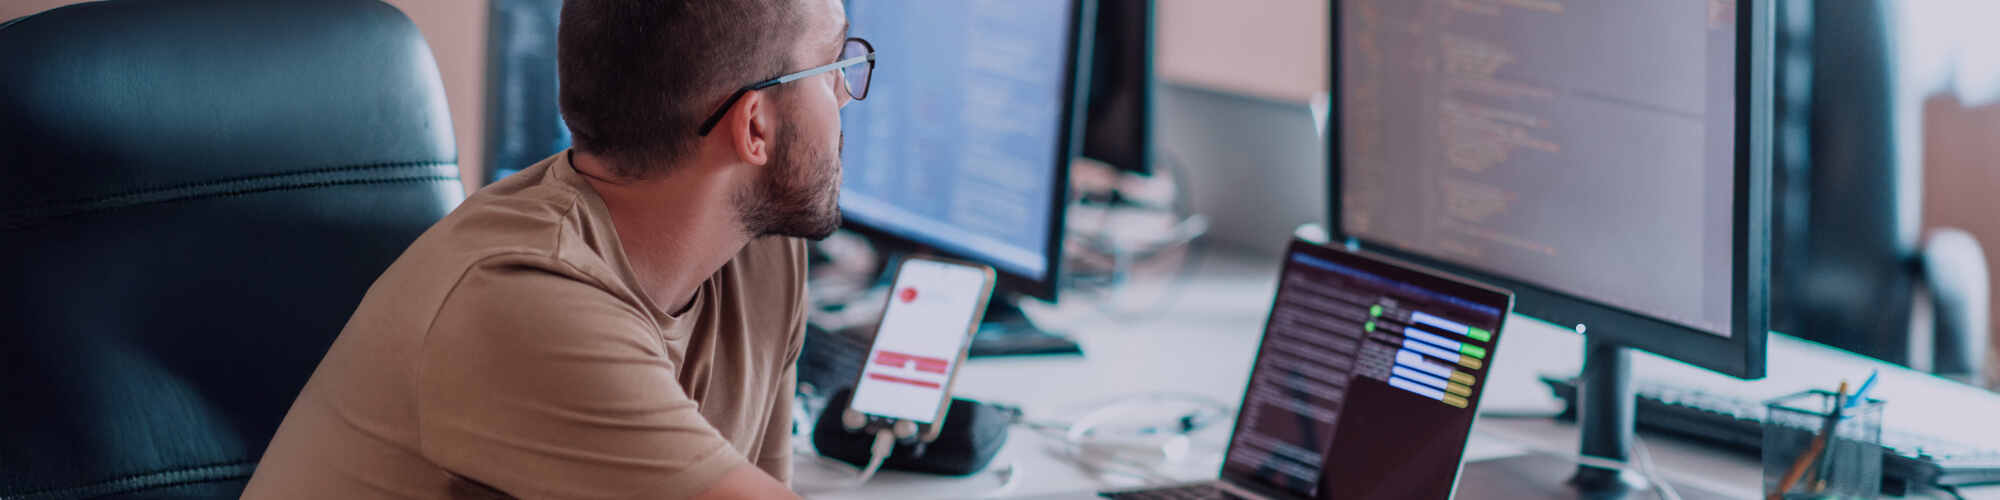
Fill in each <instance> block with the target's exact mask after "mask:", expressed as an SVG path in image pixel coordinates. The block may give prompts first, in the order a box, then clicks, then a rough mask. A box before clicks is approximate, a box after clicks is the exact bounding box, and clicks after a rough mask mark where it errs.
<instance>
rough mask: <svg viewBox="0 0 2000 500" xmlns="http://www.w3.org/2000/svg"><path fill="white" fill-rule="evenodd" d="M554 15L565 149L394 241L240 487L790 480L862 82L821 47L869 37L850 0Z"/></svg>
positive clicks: (651, 491)
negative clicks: (820, 288)
mask: <svg viewBox="0 0 2000 500" xmlns="http://www.w3.org/2000/svg"><path fill="white" fill-rule="evenodd" d="M558 37H559V39H558V41H557V45H558V65H559V66H560V73H561V89H562V90H561V99H562V112H563V117H564V119H565V120H566V121H567V122H568V125H569V126H570V128H571V130H572V131H573V135H574V137H575V144H576V147H575V149H573V150H571V151H565V152H563V153H561V154H557V155H556V156H554V157H552V158H549V159H547V160H543V161H542V162H541V163H539V164H537V165H535V166H533V167H531V168H529V169H527V170H523V171H521V172H520V173H517V174H514V175H513V176H510V177H508V178H507V179H506V180H503V181H501V182H498V183H495V184H493V185H492V186H488V187H486V188H485V189H482V190H480V191H479V192H478V193H475V194H474V195H473V196H472V197H470V198H468V199H467V200H466V201H465V203H464V204H463V205H461V206H459V207H458V209H456V210H454V211H453V212H452V214H451V215H450V216H448V217H446V218H445V219H444V220H443V221H441V222H439V223H438V224H437V225H436V226H435V227H432V228H431V229H430V231H428V232H426V233H425V234H424V235H423V236H422V237H420V238H418V239H417V241H416V243H414V244H412V245H411V247H410V249H409V250H408V251H406V252H405V253H404V254H403V256H402V257H401V258H399V259H398V260H397V261H396V263H395V264H394V265H392V266H390V268H389V270H388V271H387V272H386V273H384V274H383V276H382V277H381V278H380V279H379V280H377V281H376V282H375V285H374V286H373V287H372V288H370V289H369V291H368V295H367V297H366V298H365V299H363V301H362V303H361V307H360V308H359V310H357V311H355V313H354V316H353V317H352V318H351V319H350V320H349V322H348V324H347V327H346V329H345V330H343V331H342V332H341V334H340V337H339V339H338V340H336V341H335V342H334V344H333V347H332V349H331V350H330V351H329V352H328V353H327V356H326V358H325V360H323V361H322V362H321V363H320V366H319V368H318V370H317V371H316V372H314V374H313V377H312V380H311V381H310V382H309V383H308V384H307V385H306V387H305V389H304V391H302V392H301V393H300V395H299V399H298V401H297V402H295V403H294V404H293V406H292V409H291V412H290V413H289V414H287V416H286V418H285V422H284V424H283V425H282V426H281V427H280V428H279V429H278V434H277V436H276V437H275V438H274V439H273V440H272V442H271V447H270V449H269V450H268V451H267V452H265V454H264V458H263V460H262V462H261V463H260V464H259V466H258V470H257V474H256V476H255V477H253V478H252V479H251V481H250V485H249V488H248V490H247V491H246V492H245V495H244V496H245V497H246V498H257V499H261V498H284V499H292V498H380V497H395V498H446V497H463V498H506V497H518V498H690V497H691V498H702V499H708V498H779V497H792V494H791V492H790V491H788V490H787V488H786V485H785V482H786V480H787V478H788V477H789V475H790V470H791V462H790V455H791V446H790V442H789V441H790V440H789V436H790V418H791V412H790V408H791V402H792V391H793V383H794V369H795V364H796V361H797V356H798V352H799V348H800V345H801V342H802V340H803V335H804V324H805V318H804V308H805V291H804V284H805V278H804V276H805V259H804V252H805V249H804V244H805V243H804V242H803V241H801V240H800V239H798V238H807V239H819V238H824V237H826V236H827V235H828V234H830V233H831V232H832V231H833V230H834V228H835V227H837V226H838V225H839V212H838V209H837V207H836V197H837V193H838V190H839V178H840V164H839V162H840V116H839V109H840V108H841V107H842V106H844V105H846V104H847V103H848V101H850V100H852V98H853V96H857V95H865V93H864V92H865V85H866V76H865V73H859V72H858V71H857V72H856V73H857V74H858V75H859V76H858V78H857V79H856V80H855V81H856V82H858V83H857V86H859V87H860V88H859V89H852V91H851V89H850V82H849V81H848V79H849V78H856V77H850V76H849V75H848V73H849V71H848V70H845V69H837V68H825V67H823V66H825V65H828V64H829V63H833V62H835V61H836V60H837V59H842V58H843V56H846V59H844V60H848V61H853V57H854V56H855V55H856V54H855V53H856V52H857V49H856V47H860V48H861V49H860V50H858V52H861V53H864V54H865V53H866V52H867V50H866V49H865V44H861V43H859V42H847V41H846V19H845V15H844V14H843V13H842V9H841V5H840V4H839V2H838V0H726V1H724V0H568V1H566V2H565V3H564V5H563V9H562V20H561V25H560V28H559V35H558ZM844 51H845V52H846V53H845V54H843V52H844ZM807 68H814V69H817V70H819V71H818V72H817V73H815V72H813V71H801V70H805V69H807ZM864 68H865V67H864ZM854 69H857V70H858V69H862V68H854ZM780 75H786V76H788V77H791V76H798V78H797V79H795V80H785V81H784V82H783V83H779V84H774V85H771V86H766V87H763V88H761V89H757V90H749V91H747V92H742V94H741V96H740V98H735V99H733V100H732V99H731V96H732V94H734V93H736V92H737V90H738V89H739V88H744V86H745V85H748V84H752V83H757V82H767V83H769V81H770V80H771V79H772V78H773V77H777V76H780ZM710 116H714V117H715V118H714V119H712V120H711V119H708V118H709V117H710ZM705 121H712V122H713V123H714V126H713V128H712V130H704V127H702V124H703V123H704V122H705ZM330 243H331V242H330Z"/></svg>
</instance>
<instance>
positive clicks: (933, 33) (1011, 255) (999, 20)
mask: <svg viewBox="0 0 2000 500" xmlns="http://www.w3.org/2000/svg"><path fill="white" fill-rule="evenodd" d="M1092 5H1093V4H1092V3H1091V2H1089V1H1087V0H1029V1H1014V0H1007V1H1000V0H977V1H966V2H935V1H928V0H853V1H851V2H849V3H848V6H847V15H848V22H849V24H850V26H851V28H850V33H851V36H855V37H860V38H863V39H866V40H868V41H869V42H870V43H871V44H873V45H874V47H875V51H876V53H877V54H878V59H877V63H876V66H875V68H874V73H873V75H872V82H871V83H870V90H869V95H868V101H867V102H866V103H865V104H864V105H859V106H849V107H847V108H846V109H844V110H842V111H841V120H842V128H843V129H844V131H845V133H846V136H845V139H844V140H845V146H852V147H843V152H842V154H841V163H842V168H843V172H842V174H841V188H840V209H841V215H842V216H843V217H844V218H845V219H846V220H847V226H848V227H851V228H855V229H858V230H860V231H861V232H863V233H866V234H869V235H871V236H874V237H875V238H874V239H875V240H877V241H879V242H885V243H888V244H889V245H891V246H897V247H903V248H905V249H910V250H915V251H925V252H936V253H942V254H946V255H951V256H956V257H960V258H964V259H968V260H973V261H978V262H982V263H986V264H989V265H992V266H993V267H994V269H996V270H998V271H999V274H1000V289H1001V299H1002V300H995V301H994V303H995V304H996V307H997V310H993V311H989V312H988V318H990V319H993V320H995V321H997V322H999V323H1000V324H1004V325H1007V326H1008V327H1009V328H1004V329H1008V330H1011V331H1013V332H1014V333H1017V334H1022V335H1012V336H1010V338H1015V339H1023V338H1035V339H1040V340H1039V341H1036V342H1040V343H1035V342H1029V343H1027V344H1021V345H1020V346H1018V347H1021V350H1024V351H1026V352H996V351H995V350H994V348H995V346H998V345H1000V344H996V343H995V342H994V341H993V338H994V337H993V335H991V334H989V333H987V332H986V331H982V334H981V336H982V339H981V341H976V343H975V344H974V346H973V349H974V353H973V354H974V355H982V354H1014V353H1042V352H1050V351H1061V352H1075V351H1076V349H1075V346H1074V344H1070V343H1068V342H1067V341H1062V340H1061V339H1059V338H1052V337H1049V336H1047V335H1046V334H1027V333H1023V332H1038V330H1034V329H1033V328H1030V327H1026V322H1025V317H1023V316H1021V315H1020V314H1019V312H1018V310H1015V309H1012V308H1011V306H1010V305H1008V302H1009V301H1008V300H1005V299H1008V298H1012V297H1013V296H1021V295H1025V296H1032V297H1038V298H1042V299H1047V300H1054V299H1055V297H1056V290H1057V288H1058V277H1059V276H1060V267H1061V263H1062V248H1063V247H1062V235H1063V225H1062V221H1063V208H1064V206H1065V205H1066V204H1067V201H1068V183H1069V176H1068V173H1069V163H1070V161H1071V160H1072V159H1074V158H1075V157H1076V156H1077V148H1078V145H1079V143H1080V135H1081V134H1080V133H1079V132H1080V127H1081V122H1082V119H1081V118H1082V115H1081V113H1079V109H1080V108H1081V101H1082V98H1083V92H1082V90H1083V89H1084V87H1083V84H1084V82H1085V74H1087V71H1083V70H1082V68H1084V66H1082V64H1086V63H1087V60H1086V59H1087V58H1086V57H1081V56H1080V55H1079V54H1080V53H1081V51H1080V50H1079V49H1080V48H1084V47H1085V46H1086V44H1084V43H1083V41H1084V40H1088V36H1089V34H1090V29H1089V27H1090V26H1091V24H1090V21H1091V19H1090V16H1091V14H1092V11H1093V9H1092V8H1091V7H1092ZM986 330H996V329H994V328H988V329H986ZM1007 350H1008V349H1000V351H1007Z"/></svg>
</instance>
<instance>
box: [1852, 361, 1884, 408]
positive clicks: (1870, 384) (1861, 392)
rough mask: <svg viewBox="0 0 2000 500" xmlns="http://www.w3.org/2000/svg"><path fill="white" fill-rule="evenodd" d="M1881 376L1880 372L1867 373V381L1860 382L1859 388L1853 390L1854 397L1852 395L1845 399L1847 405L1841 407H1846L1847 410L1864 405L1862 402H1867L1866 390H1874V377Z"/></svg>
mask: <svg viewBox="0 0 2000 500" xmlns="http://www.w3.org/2000/svg"><path fill="white" fill-rule="evenodd" d="M1881 374H1882V370H1875V371H1873V372H1869V373H1868V380H1865V381H1862V382H1861V388H1860V389H1855V390H1854V395H1853V396H1849V397H1848V398H1847V404H1846V405H1843V406H1846V407H1848V408H1853V407H1856V406H1861V403H1864V402H1867V401H1868V390H1869V389H1874V388H1875V377H1876V376H1878V375H1881Z"/></svg>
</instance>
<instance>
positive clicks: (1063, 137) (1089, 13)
mask: <svg viewBox="0 0 2000 500" xmlns="http://www.w3.org/2000/svg"><path fill="white" fill-rule="evenodd" d="M1069 10H1070V16H1069V17H1070V23H1069V51H1068V52H1069V53H1068V56H1069V58H1068V60H1067V61H1065V64H1064V71H1063V73H1064V74H1063V76H1064V80H1065V81H1067V82H1069V85H1067V86H1065V87H1066V88H1064V89H1063V102H1062V113H1061V114H1060V115H1059V117H1058V118H1057V121H1059V122H1061V123H1060V125H1058V126H1059V127H1061V129H1060V130H1058V131H1057V133H1056V157H1055V158H1053V161H1054V162H1055V163H1056V170H1055V175H1054V176H1052V177H1054V179H1052V180H1053V181H1054V185H1053V186H1051V191H1050V192H1052V193H1055V194H1056V196H1052V197H1050V200H1049V202H1050V207H1049V220H1048V222H1047V228H1048V230H1049V238H1048V244H1047V245H1046V247H1045V248H1043V250H1042V254H1043V260H1044V262H1045V265H1044V267H1043V273H1042V277H1041V278H1039V279H1038V278H1035V277H1033V276H1028V275H1026V274H1022V273H1017V272H1014V271H1013V270H1010V269H1007V268H1004V267H1002V266H999V265H994V263H992V262H990V261H988V260H987V259H984V258H982V256H978V255H971V254H970V253H968V252H960V251H957V250H953V249H948V248H938V247H935V246H932V245H931V244H930V243H928V242H925V241H922V240H919V239H917V238H913V237H910V236H905V235H902V234H898V233H897V232H895V231H891V230H889V229H886V228H878V227H874V226H871V225H868V224H866V223H861V222H856V221H853V220H852V219H849V218H847V217H845V214H846V209H845V208H843V209H841V213H842V214H843V217H842V222H841V227H842V228H846V229H848V230H851V231H854V232H856V233H860V234H862V235H865V236H867V237H868V238H869V239H870V240H872V241H875V242H877V244H887V245H890V246H896V247H901V248H904V249H911V250H915V251H918V252H922V253H930V254H935V255H941V256H945V257H951V258H956V259H962V260H968V261H973V262H979V263H982V264H988V265H992V266H993V269H994V271H996V272H998V274H999V278H1000V279H999V282H998V285H999V286H998V288H996V290H997V291H1000V292H1011V293H1018V294H1020V295H1025V296H1030V297H1035V298H1038V299H1042V300H1047V301H1054V300H1056V291H1057V289H1058V288H1060V285H1061V283H1062V277H1063V271H1064V269H1063V267H1062V261H1063V233H1064V225H1063V221H1064V215H1065V214H1064V209H1065V208H1068V207H1069V200H1070V197H1071V193H1070V189H1069V171H1070V164H1071V163H1072V162H1074V161H1076V159H1077V158H1079V157H1081V155H1082V152H1081V151H1080V150H1081V149H1082V144H1083V119H1084V117H1083V113H1082V110H1083V109H1084V103H1083V102H1082V101H1083V99H1084V98H1085V97H1086V96H1087V95H1088V93H1089V90H1090V87H1089V85H1090V67H1089V64H1090V56H1089V51H1090V50H1091V46H1090V42H1091V40H1090V37H1091V36H1093V34H1094V33H1095V31H1096V29H1095V26H1096V22H1097V19H1096V14H1097V0H1069ZM889 62H890V61H884V62H883V64H888V63H889ZM858 104H861V105H864V106H865V105H866V101H863V102H861V103H858Z"/></svg>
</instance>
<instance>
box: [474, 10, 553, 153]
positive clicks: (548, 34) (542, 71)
mask: <svg viewBox="0 0 2000 500" xmlns="http://www.w3.org/2000/svg"><path fill="white" fill-rule="evenodd" d="M488 9H489V10H488V19H487V22H488V26H489V27H490V28H489V29H488V33H487V36H486V55H487V58H486V75H487V76H486V165H484V166H485V167H486V172H485V174H484V175H481V176H480V177H481V178H480V179H478V182H479V183H480V185H486V184H491V183H493V181H497V180H500V178H502V177H506V176H507V175H508V174H512V173H514V172H519V171H521V169H524V168H528V167H530V166H533V165H534V164H535V162H539V161H542V159H544V158H548V157H549V155H553V154H556V152H557V151H562V150H564V149H568V148H569V145H570V137H569V127H568V126H566V125H564V124H563V121H562V112H561V109H560V107H559V106H558V105H557V100H556V95H557V94H556V89H557V86H556V25H557V24H558V21H559V20H560V18H561V16H560V14H561V13H562V0H493V3H492V4H491V5H490V6H488Z"/></svg>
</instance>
